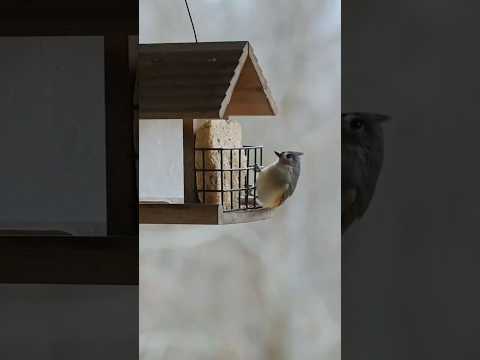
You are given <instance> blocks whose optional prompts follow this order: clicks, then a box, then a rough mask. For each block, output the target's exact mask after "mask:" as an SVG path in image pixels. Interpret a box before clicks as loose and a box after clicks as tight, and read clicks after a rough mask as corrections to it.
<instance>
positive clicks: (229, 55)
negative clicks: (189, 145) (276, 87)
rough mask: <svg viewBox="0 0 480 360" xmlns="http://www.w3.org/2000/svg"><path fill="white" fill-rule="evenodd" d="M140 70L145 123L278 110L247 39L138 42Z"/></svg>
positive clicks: (140, 111) (258, 113)
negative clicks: (160, 42) (232, 40)
mask: <svg viewBox="0 0 480 360" xmlns="http://www.w3.org/2000/svg"><path fill="white" fill-rule="evenodd" d="M137 66H138V68H137V69H138V73H137V74H138V77H137V91H138V101H139V104H138V105H139V118H141V119H171V118H184V117H185V115H187V116H188V117H192V118H196V119H211V118H217V119H227V118H228V117H229V116H272V115H275V114H276V112H277V111H276V106H275V103H274V101H273V99H272V96H271V93H270V90H269V88H268V85H267V81H266V80H265V77H264V76H263V73H262V70H261V69H260V66H259V65H258V62H257V58H256V57H255V55H254V53H253V49H252V46H251V45H250V44H249V42H248V41H236V42H203V43H171V44H140V45H139V52H138V63H137Z"/></svg>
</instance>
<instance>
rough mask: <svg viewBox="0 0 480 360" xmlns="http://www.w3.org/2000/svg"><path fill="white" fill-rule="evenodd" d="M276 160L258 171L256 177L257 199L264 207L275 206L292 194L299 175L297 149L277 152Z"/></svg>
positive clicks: (257, 168)
mask: <svg viewBox="0 0 480 360" xmlns="http://www.w3.org/2000/svg"><path fill="white" fill-rule="evenodd" d="M275 154H276V155H277V156H278V160H277V161H275V162H274V163H272V164H270V165H268V166H266V167H265V168H264V169H260V168H259V167H258V166H257V167H256V171H257V172H260V173H259V174H258V178H257V194H258V201H259V203H260V204H261V205H262V206H263V207H264V208H276V207H278V206H280V205H282V204H283V203H284V202H285V200H287V199H288V198H289V197H290V196H292V194H293V192H294V191H295V188H296V187H297V182H298V177H299V176H300V156H302V155H303V153H301V152H297V151H283V152H281V153H280V152H277V151H275Z"/></svg>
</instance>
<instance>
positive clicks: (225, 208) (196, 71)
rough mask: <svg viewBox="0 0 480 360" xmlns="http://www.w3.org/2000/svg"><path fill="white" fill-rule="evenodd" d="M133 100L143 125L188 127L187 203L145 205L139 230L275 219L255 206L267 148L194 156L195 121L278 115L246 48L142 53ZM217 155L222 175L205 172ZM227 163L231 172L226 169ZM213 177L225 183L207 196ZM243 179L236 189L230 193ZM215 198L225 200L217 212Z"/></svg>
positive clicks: (225, 45)
mask: <svg viewBox="0 0 480 360" xmlns="http://www.w3.org/2000/svg"><path fill="white" fill-rule="evenodd" d="M135 100H136V101H137V105H138V114H137V116H138V118H139V120H140V121H141V120H142V119H159V120H161V119H182V120H183V177H184V202H183V203H182V204H168V203H162V202H152V201H150V202H146V201H144V202H142V201H140V204H139V218H140V223H143V224H211V225H213V224H231V223H242V222H251V221H258V220H264V219H267V218H269V217H270V216H271V210H269V209H263V208H261V207H260V206H259V205H258V204H257V202H256V201H255V198H256V194H255V191H256V189H255V181H256V169H258V167H259V166H260V167H261V166H262V160H263V159H262V158H263V156H262V150H263V148H262V146H240V147H238V148H236V147H235V148H225V147H219V148H215V147H210V148H204V147H202V148H195V130H196V125H195V121H196V120H202V119H223V120H226V121H227V120H228V119H229V118H230V117H231V116H274V115H275V114H276V107H275V104H274V101H273V99H272V96H271V93H270V90H269V88H268V86H267V82H266V80H265V78H264V76H263V73H262V71H261V69H260V66H259V64H258V62H257V59H256V57H255V55H254V53H253V49H252V46H251V45H250V44H249V43H248V42H247V41H239V42H206V43H176V44H143V45H139V49H138V58H137V82H136V96H135ZM211 152H216V153H217V154H218V156H220V158H221V160H220V164H221V165H220V168H217V169H207V168H205V166H204V162H205V161H204V160H203V166H202V160H201V159H204V158H205V156H206V154H209V153H211ZM196 159H197V161H196ZM199 159H200V161H199ZM224 160H226V163H227V164H228V163H229V164H230V166H224V162H225V161H224ZM212 172H218V173H219V177H218V179H219V180H220V183H221V184H219V185H220V186H219V187H218V188H216V189H213V190H212V189H207V188H205V184H206V181H205V177H206V176H207V175H206V174H210V175H211V173H212ZM237 177H238V179H239V180H238V181H237V182H236V184H237V185H238V186H237V187H236V188H233V187H232V186H226V184H228V183H229V182H230V185H232V184H233V181H234V179H237ZM199 184H203V188H200V187H199ZM211 192H217V193H218V194H219V196H220V197H221V201H219V203H218V204H211V203H206V201H205V199H208V196H209V195H211V194H210V193H211Z"/></svg>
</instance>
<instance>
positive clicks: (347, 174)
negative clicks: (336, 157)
mask: <svg viewBox="0 0 480 360" xmlns="http://www.w3.org/2000/svg"><path fill="white" fill-rule="evenodd" d="M388 119H389V117H388V116H386V115H381V114H374V113H363V112H353V113H344V114H342V234H343V233H344V232H345V231H346V230H347V229H348V227H349V226H350V225H351V224H352V223H353V222H354V221H355V220H356V219H358V218H360V217H362V216H363V215H364V214H365V211H366V210H367V209H368V206H369V204H370V201H371V200H372V197H373V194H374V192H375V187H376V184H377V180H378V176H379V174H380V170H381V169H382V164H383V129H382V123H383V122H385V121H386V120H388Z"/></svg>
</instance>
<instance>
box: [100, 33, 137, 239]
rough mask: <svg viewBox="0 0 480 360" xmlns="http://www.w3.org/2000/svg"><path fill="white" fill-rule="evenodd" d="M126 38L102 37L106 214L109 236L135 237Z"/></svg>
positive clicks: (130, 85)
mask: <svg viewBox="0 0 480 360" xmlns="http://www.w3.org/2000/svg"><path fill="white" fill-rule="evenodd" d="M129 48H131V45H130V46H129V38H128V36H125V35H110V36H105V103H106V149H107V216H108V234H109V235H137V236H138V205H137V204H138V192H137V187H136V174H137V170H136V166H135V163H136V156H135V150H134V139H133V137H134V134H135V132H134V125H133V121H132V117H133V116H134V106H133V93H134V82H133V79H132V74H131V72H130V62H131V57H129Z"/></svg>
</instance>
